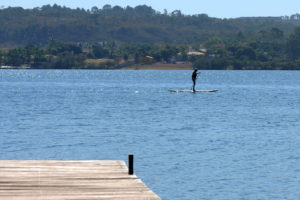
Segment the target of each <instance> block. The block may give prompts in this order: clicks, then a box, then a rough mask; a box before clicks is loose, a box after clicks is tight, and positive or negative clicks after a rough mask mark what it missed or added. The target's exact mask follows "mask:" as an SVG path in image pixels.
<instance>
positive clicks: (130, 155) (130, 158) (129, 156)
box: [128, 154, 133, 175]
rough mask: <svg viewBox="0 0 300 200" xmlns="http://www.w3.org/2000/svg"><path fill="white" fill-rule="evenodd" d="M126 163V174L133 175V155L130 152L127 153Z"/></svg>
mask: <svg viewBox="0 0 300 200" xmlns="http://www.w3.org/2000/svg"><path fill="white" fill-rule="evenodd" d="M128 165H129V169H128V174H129V175H133V155H132V154H129V155H128Z"/></svg>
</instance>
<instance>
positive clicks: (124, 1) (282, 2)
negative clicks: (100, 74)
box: [0, 0, 300, 18]
mask: <svg viewBox="0 0 300 200" xmlns="http://www.w3.org/2000/svg"><path fill="white" fill-rule="evenodd" d="M55 3H56V4H58V5H61V6H67V7H70V8H85V9H90V8H92V7H93V6H97V7H98V8H102V7H103V6H104V5H105V4H110V5H112V6H115V5H118V6H121V7H126V6H131V7H135V6H137V5H147V6H151V7H152V8H153V9H155V10H157V11H160V12H163V11H164V9H166V10H167V11H168V12H169V13H170V12H172V11H174V10H181V12H182V13H183V14H186V15H193V14H203V13H204V14H208V15H209V16H210V17H217V18H236V17H258V16H263V17H266V16H285V15H288V16H290V15H292V14H296V13H300V0H106V1H103V0H36V1H34V0H0V7H1V6H4V7H8V6H11V7H16V6H20V7H23V8H34V7H41V6H43V5H47V4H50V5H53V4H55Z"/></svg>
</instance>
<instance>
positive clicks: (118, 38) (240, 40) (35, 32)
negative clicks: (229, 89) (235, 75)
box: [0, 4, 300, 69]
mask: <svg viewBox="0 0 300 200" xmlns="http://www.w3.org/2000/svg"><path fill="white" fill-rule="evenodd" d="M0 22H1V26H0V46H2V47H3V48H2V49H0V65H1V66H14V67H24V66H27V67H30V68H39V69H49V68H57V69H61V68H64V69H70V68H76V69H78V68H97V69H112V68H114V69H115V68H121V67H123V66H128V65H133V64H149V63H147V62H148V61H147V60H145V57H147V56H148V57H151V58H152V61H153V62H163V63H176V62H192V63H193V65H194V67H195V68H199V69H300V27H299V26H298V25H299V24H300V23H299V22H300V15H298V14H295V15H292V16H290V17H287V16H284V17H247V18H236V19H218V18H212V17H209V16H207V15H205V14H199V15H184V14H182V13H181V11H179V10H175V11H173V12H168V11H167V10H165V11H164V13H160V12H157V11H155V10H153V9H152V8H151V7H149V6H145V5H143V6H137V7H135V8H132V7H129V6H128V7H126V8H121V7H119V6H114V7H112V6H110V5H105V6H104V7H103V8H101V9H99V8H97V7H93V8H91V9H90V10H85V9H80V8H78V9H70V8H67V7H61V6H58V5H56V4H54V5H53V6H50V5H46V6H43V7H41V8H34V9H23V8H16V7H15V8H11V7H9V8H3V9H0ZM7 47H8V48H7ZM201 51H202V52H201ZM191 52H200V53H199V54H193V53H191Z"/></svg>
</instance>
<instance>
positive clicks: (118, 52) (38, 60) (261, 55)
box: [0, 26, 300, 70]
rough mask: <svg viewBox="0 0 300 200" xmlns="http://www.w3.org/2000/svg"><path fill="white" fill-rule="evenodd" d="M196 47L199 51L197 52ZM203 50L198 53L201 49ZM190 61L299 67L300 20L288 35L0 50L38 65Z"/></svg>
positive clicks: (3, 61) (0, 54)
mask: <svg viewBox="0 0 300 200" xmlns="http://www.w3.org/2000/svg"><path fill="white" fill-rule="evenodd" d="M195 52H196V54H195ZM197 53H198V54H197ZM145 57H150V58H151V59H152V60H151V63H155V62H163V63H176V62H191V63H193V66H194V67H195V68H198V69H286V70H287V69H294V70H295V69H297V70H299V69H300V26H299V27H295V29H294V31H293V32H291V33H290V34H288V35H287V36H285V35H284V32H283V31H282V30H280V29H278V28H271V29H270V30H266V31H259V32H258V33H257V34H255V35H254V36H252V37H246V36H245V35H244V34H243V33H242V32H238V33H237V34H236V35H235V37H234V38H231V39H230V40H225V39H222V38H220V37H216V36H212V37H211V38H209V39H208V40H206V41H205V42H204V43H203V44H201V45H198V44H191V45H185V44H154V43H129V42H116V41H103V42H97V43H66V42H61V41H58V40H55V39H53V38H52V39H50V40H49V41H48V43H47V45H45V46H42V45H41V44H35V45H25V46H20V47H16V48H12V49H9V50H3V49H2V50H0V65H2V66H3V65H4V66H15V67H24V66H28V67H30V68H38V69H50V68H51V69H52V68H55V69H82V68H83V69H86V68H89V69H90V68H92V69H118V68H121V67H123V66H128V65H134V64H151V63H148V61H147V60H146V61H145Z"/></svg>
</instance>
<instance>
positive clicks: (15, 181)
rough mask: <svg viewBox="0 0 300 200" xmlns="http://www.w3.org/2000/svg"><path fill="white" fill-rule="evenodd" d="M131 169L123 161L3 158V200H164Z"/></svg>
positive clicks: (0, 163)
mask: <svg viewBox="0 0 300 200" xmlns="http://www.w3.org/2000/svg"><path fill="white" fill-rule="evenodd" d="M132 159H133V157H132ZM132 164H133V160H132ZM132 170H133V165H132ZM129 171H130V169H129V168H127V166H126V164H125V162H124V161H121V160H119V161H97V160H90V161H81V160H68V161H66V160H63V161H62V160H44V161H43V160H0V200H7V199H9V200H41V199H42V200H62V199H64V200H71V199H72V200H87V199H89V200H96V199H97V200H99V199H100V200H104V199H105V200H161V199H160V197H159V196H158V195H156V194H155V193H154V192H153V191H151V190H150V189H149V188H148V187H147V186H146V185H145V184H144V183H143V182H142V181H141V180H140V179H139V178H138V177H137V176H136V175H134V174H133V171H132V175H130V174H129Z"/></svg>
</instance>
